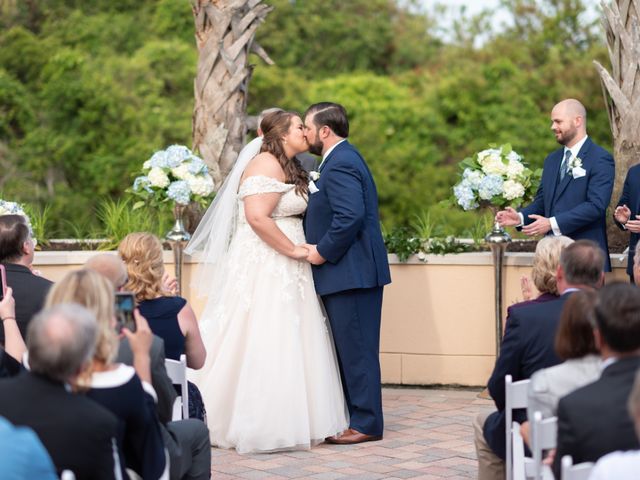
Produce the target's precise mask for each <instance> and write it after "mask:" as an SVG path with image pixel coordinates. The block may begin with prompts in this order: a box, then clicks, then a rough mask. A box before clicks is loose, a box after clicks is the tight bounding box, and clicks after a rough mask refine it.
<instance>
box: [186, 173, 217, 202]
mask: <svg viewBox="0 0 640 480" xmlns="http://www.w3.org/2000/svg"><path fill="white" fill-rule="evenodd" d="M185 180H186V181H187V183H188V184H189V188H190V189H191V193H193V194H194V195H200V196H201V197H206V196H207V195H209V194H210V193H211V192H213V179H212V178H211V177H210V176H209V175H207V176H200V175H197V176H196V175H191V174H189V175H188V176H187V177H185Z"/></svg>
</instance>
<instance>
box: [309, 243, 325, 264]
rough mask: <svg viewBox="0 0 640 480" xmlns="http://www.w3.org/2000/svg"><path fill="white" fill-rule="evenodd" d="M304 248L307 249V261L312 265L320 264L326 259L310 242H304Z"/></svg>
mask: <svg viewBox="0 0 640 480" xmlns="http://www.w3.org/2000/svg"><path fill="white" fill-rule="evenodd" d="M304 246H305V248H306V249H307V250H308V251H309V255H307V262H309V263H310V264H312V265H322V264H323V263H324V262H326V260H325V259H324V258H323V257H322V255H320V254H319V253H318V249H317V248H316V246H315V245H311V244H310V243H306V244H305V245H304Z"/></svg>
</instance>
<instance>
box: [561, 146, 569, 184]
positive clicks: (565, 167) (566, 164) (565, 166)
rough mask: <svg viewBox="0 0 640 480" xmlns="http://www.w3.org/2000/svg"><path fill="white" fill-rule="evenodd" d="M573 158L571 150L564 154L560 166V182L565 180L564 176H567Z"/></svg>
mask: <svg viewBox="0 0 640 480" xmlns="http://www.w3.org/2000/svg"><path fill="white" fill-rule="evenodd" d="M570 158H571V150H567V151H566V152H564V158H563V159H562V163H561V164H560V181H562V180H564V176H565V175H566V174H567V171H568V170H569V169H568V167H569V159H570Z"/></svg>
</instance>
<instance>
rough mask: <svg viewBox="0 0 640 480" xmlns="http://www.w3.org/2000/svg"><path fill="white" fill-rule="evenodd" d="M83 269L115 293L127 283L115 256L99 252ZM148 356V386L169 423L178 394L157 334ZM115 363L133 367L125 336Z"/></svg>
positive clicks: (122, 268) (161, 415)
mask: <svg viewBox="0 0 640 480" xmlns="http://www.w3.org/2000/svg"><path fill="white" fill-rule="evenodd" d="M84 268H85V269H87V270H93V271H94V272H98V273H99V274H101V275H102V276H103V277H105V278H106V279H107V280H109V281H110V282H111V284H112V285H113V287H114V291H118V290H121V288H122V286H124V284H125V283H127V270H126V268H125V266H124V263H123V261H122V259H121V258H120V257H119V256H118V255H114V254H111V253H98V254H96V255H94V256H92V257H91V258H89V260H87V262H86V263H85V264H84ZM149 357H150V359H151V385H153V389H154V390H155V392H156V395H157V397H158V405H157V406H158V409H157V410H158V417H159V418H160V421H161V422H162V423H167V422H169V421H171V417H172V414H173V404H174V402H175V399H176V397H177V396H178V394H177V393H176V390H175V388H173V383H172V382H171V379H170V378H169V377H168V375H167V370H166V368H165V365H164V360H165V353H164V341H163V340H162V338H160V337H158V336H157V335H154V336H153V342H152V343H151V350H150V351H149ZM116 361H118V362H120V363H124V364H126V365H133V351H132V350H131V345H130V344H129V339H128V338H127V337H123V338H121V339H120V342H119V345H118V354H117V355H116Z"/></svg>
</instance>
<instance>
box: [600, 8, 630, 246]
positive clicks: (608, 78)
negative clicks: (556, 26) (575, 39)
mask: <svg viewBox="0 0 640 480" xmlns="http://www.w3.org/2000/svg"><path fill="white" fill-rule="evenodd" d="M602 9H603V16H602V23H603V25H604V29H605V34H606V40H607V47H608V49H609V58H610V59H611V73H610V72H608V71H607V70H606V69H605V68H604V67H603V66H602V65H601V64H600V63H598V62H597V61H595V62H594V63H595V65H596V68H597V70H598V72H599V73H600V79H601V81H602V86H603V93H604V96H605V103H606V104H607V111H608V114H609V123H610V124H611V130H612V133H613V155H614V158H615V159H616V178H615V183H614V188H613V195H612V196H611V205H610V207H611V208H615V205H616V204H617V202H618V199H619V198H620V194H621V192H622V187H623V185H624V179H625V176H626V174H627V170H629V168H630V167H631V166H633V165H634V164H636V163H638V162H639V161H640V23H639V21H638V20H639V17H640V0H614V1H611V2H604V1H603V2H602ZM612 211H613V210H612ZM609 241H610V243H611V244H612V245H616V244H617V245H622V244H626V243H627V241H628V240H627V238H626V235H625V234H624V233H623V232H621V231H620V230H618V229H617V228H616V227H615V226H613V225H610V228H609Z"/></svg>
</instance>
